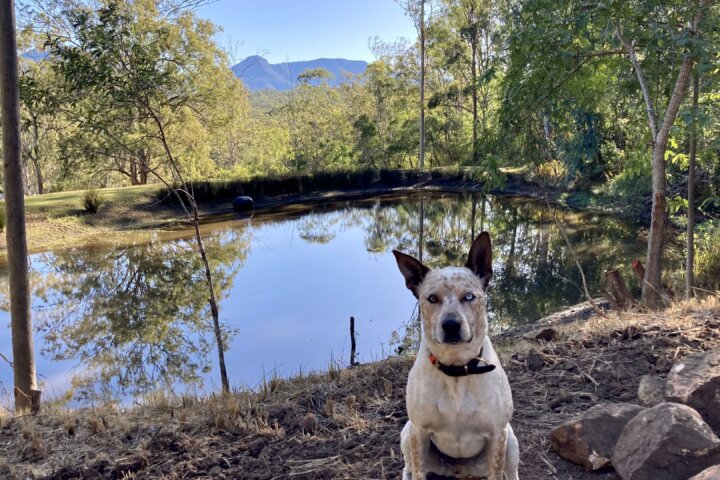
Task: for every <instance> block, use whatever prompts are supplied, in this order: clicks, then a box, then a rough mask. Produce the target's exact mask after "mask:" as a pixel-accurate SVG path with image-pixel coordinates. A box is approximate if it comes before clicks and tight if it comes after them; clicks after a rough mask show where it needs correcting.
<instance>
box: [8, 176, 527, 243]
mask: <svg viewBox="0 0 720 480" xmlns="http://www.w3.org/2000/svg"><path fill="white" fill-rule="evenodd" d="M480 179H481V174H480V173H478V170H477V169H435V170H427V171H423V172H418V171H414V170H363V171H356V172H329V173H321V174H312V175H310V174H309V175H301V176H282V177H269V178H253V179H247V180H237V181H208V182H197V183H195V184H194V185H193V189H194V192H195V195H196V198H197V199H198V203H199V205H200V209H201V214H202V215H204V216H209V215H213V214H220V213H230V212H232V206H231V202H232V200H233V198H235V197H236V196H238V195H250V196H252V197H253V198H254V199H255V201H256V208H257V209H260V210H261V209H270V208H273V207H277V206H282V205H287V204H292V203H301V202H316V201H327V200H333V199H345V198H357V197H361V196H364V195H372V194H380V193H387V192H392V191H403V190H408V191H409V190H414V189H422V188H436V189H437V188H448V189H454V190H466V191H482V182H481V181H480ZM507 185H508V187H507V188H508V191H513V192H514V193H520V192H521V191H527V192H531V191H532V190H533V189H536V190H537V188H538V187H537V185H534V184H532V183H531V182H527V181H525V180H524V179H523V178H522V177H521V176H520V175H517V174H510V175H509V181H508V183H507ZM97 192H98V194H99V196H100V199H101V201H102V204H101V206H100V208H99V211H98V212H97V213H93V214H91V213H87V212H86V211H85V210H84V209H83V201H84V198H85V196H86V194H87V191H83V190H77V191H70V192H59V193H51V194H46V195H37V196H33V197H27V198H26V219H27V234H28V247H29V250H30V251H31V252H38V251H43V250H48V249H52V248H57V247H68V246H74V245H80V244H84V243H89V242H97V241H112V240H115V239H118V238H120V237H123V236H126V237H132V236H136V235H137V234H138V232H147V231H151V230H158V229H169V228H174V227H177V226H179V225H182V224H184V223H185V222H186V221H187V219H186V218H185V216H184V214H183V212H182V211H181V210H180V209H179V208H177V206H176V205H174V204H173V200H172V199H173V197H172V196H170V195H168V192H167V191H166V189H165V188H164V187H162V186H161V185H143V186H134V187H126V188H109V189H99V190H97ZM4 251H5V238H4V235H0V255H3V254H4Z"/></svg>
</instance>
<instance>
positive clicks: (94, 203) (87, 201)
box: [82, 188, 103, 213]
mask: <svg viewBox="0 0 720 480" xmlns="http://www.w3.org/2000/svg"><path fill="white" fill-rule="evenodd" d="M102 204H103V198H102V197H101V196H100V192H98V191H97V190H95V189H94V188H92V189H90V190H88V191H86V192H85V195H84V196H83V201H82V206H83V210H84V211H85V212H86V213H97V212H98V210H100V206H101V205H102Z"/></svg>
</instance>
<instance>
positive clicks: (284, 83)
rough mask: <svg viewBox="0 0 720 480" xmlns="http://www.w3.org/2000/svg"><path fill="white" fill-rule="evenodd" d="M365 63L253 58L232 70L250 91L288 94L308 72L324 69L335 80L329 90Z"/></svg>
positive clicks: (357, 72)
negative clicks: (281, 61) (300, 76)
mask: <svg viewBox="0 0 720 480" xmlns="http://www.w3.org/2000/svg"><path fill="white" fill-rule="evenodd" d="M366 67H367V62H363V61H361V60H345V59H343V58H318V59H317V60H309V61H306V62H286V63H276V64H272V63H268V61H267V60H265V59H264V58H263V57H260V56H258V55H253V56H252V57H248V58H246V59H245V60H243V61H242V62H240V63H238V64H237V65H235V66H234V67H232V71H233V73H234V74H235V76H237V77H238V78H239V79H241V80H242V81H243V83H244V84H245V86H246V87H247V88H248V89H250V90H251V91H257V90H268V89H269V90H289V89H291V88H292V86H293V85H296V84H297V77H298V75H300V74H301V73H302V72H304V71H305V70H308V69H310V68H324V69H325V70H327V71H329V72H330V73H332V74H333V75H334V76H335V78H333V79H331V80H329V81H328V83H329V84H330V85H332V86H335V85H339V84H341V83H342V82H343V74H345V73H352V74H360V73H363V72H364V71H365V68H366Z"/></svg>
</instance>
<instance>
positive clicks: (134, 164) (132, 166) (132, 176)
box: [130, 156, 140, 185]
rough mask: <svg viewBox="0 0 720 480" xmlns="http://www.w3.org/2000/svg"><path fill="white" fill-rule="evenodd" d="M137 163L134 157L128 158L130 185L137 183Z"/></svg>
mask: <svg viewBox="0 0 720 480" xmlns="http://www.w3.org/2000/svg"><path fill="white" fill-rule="evenodd" d="M137 172H138V162H137V160H135V158H134V157H132V156H131V157H130V185H137V184H138V183H140V182H138V174H137Z"/></svg>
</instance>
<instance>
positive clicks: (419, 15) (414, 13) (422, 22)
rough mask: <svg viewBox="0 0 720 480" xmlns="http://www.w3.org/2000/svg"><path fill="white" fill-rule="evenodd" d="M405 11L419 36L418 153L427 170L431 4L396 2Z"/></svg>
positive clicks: (422, 0)
mask: <svg viewBox="0 0 720 480" xmlns="http://www.w3.org/2000/svg"><path fill="white" fill-rule="evenodd" d="M396 2H397V3H398V4H399V5H400V6H401V7H403V9H405V13H406V14H407V15H408V16H409V17H410V18H411V19H412V21H413V23H414V24H415V29H416V30H417V34H418V44H419V50H420V100H419V107H420V108H419V110H420V146H419V151H418V168H419V169H423V168H425V77H426V73H427V72H426V60H427V57H426V55H425V47H426V35H425V34H426V30H427V16H426V13H425V12H426V7H427V6H428V4H430V3H431V2H430V1H428V0H396Z"/></svg>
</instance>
